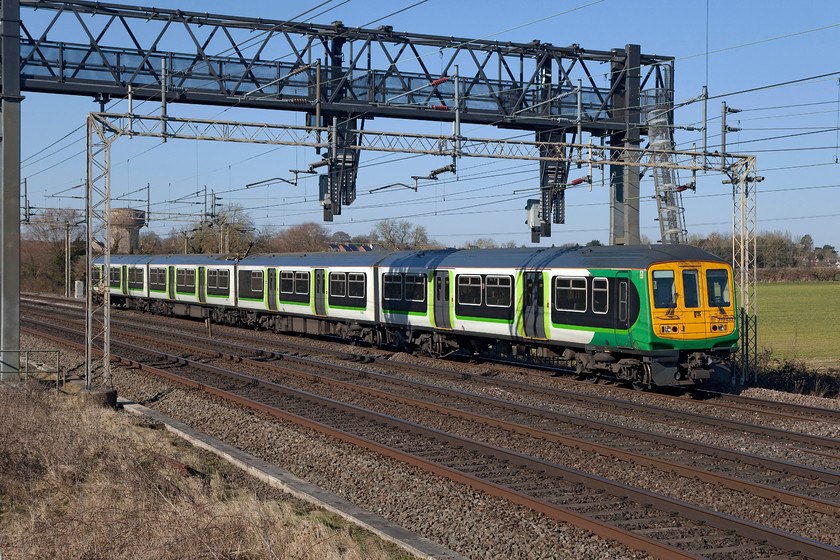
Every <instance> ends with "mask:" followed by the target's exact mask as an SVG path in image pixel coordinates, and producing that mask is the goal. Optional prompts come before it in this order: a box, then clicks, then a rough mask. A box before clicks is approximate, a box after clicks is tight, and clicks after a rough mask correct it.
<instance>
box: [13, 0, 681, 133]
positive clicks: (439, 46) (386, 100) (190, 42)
mask: <svg viewBox="0 0 840 560" xmlns="http://www.w3.org/2000/svg"><path fill="white" fill-rule="evenodd" d="M25 6H26V7H31V8H34V9H35V10H37V12H36V13H37V14H40V15H39V17H38V18H35V17H34V16H33V17H31V18H30V17H29V16H27V18H26V23H25V24H24V23H23V22H22V23H21V57H22V61H21V66H20V73H21V78H22V85H23V88H24V89H25V90H29V91H42V92H52V93H65V94H76V95H94V96H104V97H106V98H107V97H111V98H124V97H126V96H127V95H128V93H129V88H131V89H132V90H133V95H134V96H135V98H137V99H159V97H160V93H161V87H160V86H161V84H163V85H164V86H165V90H166V91H165V95H166V96H167V97H168V98H169V101H178V102H186V103H201V104H215V105H225V106H231V105H236V106H240V107H260V108H271V109H287V110H293V111H307V112H310V113H312V114H313V115H314V113H315V112H316V107H317V108H318V109H320V112H321V113H322V114H323V115H329V114H338V115H343V116H347V115H353V116H365V117H367V118H373V117H395V118H408V119H424V120H433V121H452V120H453V115H452V112H451V111H452V110H453V108H454V106H455V91H454V83H453V81H452V80H448V79H446V78H448V77H451V75H452V74H453V73H454V67H455V65H459V68H460V71H459V74H460V76H461V87H462V91H461V92H460V93H461V99H460V104H461V109H462V111H463V115H462V121H463V122H465V123H479V124H490V125H497V126H501V127H514V128H520V129H525V130H541V129H554V128H557V127H558V122H559V121H558V119H560V120H561V121H563V122H566V123H568V122H572V121H574V120H575V119H576V118H577V115H578V107H577V101H576V98H575V96H569V95H568V94H569V93H570V92H572V91H574V90H575V88H576V87H577V81H578V79H580V80H581V81H582V84H583V88H582V96H581V97H582V99H581V110H582V113H583V122H582V126H583V129H584V130H586V131H589V132H592V133H593V134H598V135H605V134H613V133H617V132H621V131H623V130H624V129H625V128H626V124H627V120H626V119H625V115H624V113H623V109H624V108H626V107H628V105H627V104H626V103H624V102H623V98H624V97H625V93H626V92H630V94H631V96H630V97H631V98H637V97H638V90H640V89H643V88H645V87H647V88H653V87H655V88H666V89H673V85H672V82H671V76H672V74H673V63H674V60H673V58H672V57H666V56H658V55H643V54H640V53H639V51H638V47H637V46H628V47H623V48H619V49H613V50H610V51H597V50H591V49H583V48H581V47H580V46H579V45H577V44H573V45H571V46H568V47H556V46H554V45H551V44H549V43H542V42H540V41H532V42H530V43H514V42H508V41H491V40H484V39H473V38H467V37H445V36H435V35H427V34H420V33H407V32H397V31H394V30H393V29H392V28H391V27H389V26H380V27H377V28H375V29H363V28H358V27H356V28H353V27H345V26H344V25H343V24H342V23H341V22H334V23H333V24H332V25H317V24H311V23H302V22H294V21H279V20H267V19H263V18H244V17H236V16H224V15H215V14H206V13H191V12H183V11H181V10H165V9H158V8H146V7H135V6H123V5H117V4H107V3H101V2H85V1H69V0H68V1H48V0H42V1H34V2H27V3H26V4H25ZM161 45H182V47H181V48H183V49H184V51H182V52H173V51H168V50H166V49H162V48H161ZM190 47H191V48H190ZM631 47H632V48H631ZM187 49H190V50H187ZM441 57H443V58H442V60H440V59H441ZM439 60H440V62H439ZM432 61H434V66H435V67H439V65H442V67H443V71H442V72H440V73H439V72H438V71H437V70H432V69H430V67H431V66H432ZM628 62H629V63H630V64H632V65H636V66H638V67H633V68H630V67H629V64H628ZM599 76H607V77H608V78H609V80H608V83H609V84H610V85H609V86H604V85H599V84H601V80H599V79H598V78H599ZM619 96H620V97H622V101H619V100H618V97H619ZM619 106H620V107H621V108H622V112H619V113H617V112H616V107H619ZM313 124H319V125H326V124H328V123H325V122H319V123H313Z"/></svg>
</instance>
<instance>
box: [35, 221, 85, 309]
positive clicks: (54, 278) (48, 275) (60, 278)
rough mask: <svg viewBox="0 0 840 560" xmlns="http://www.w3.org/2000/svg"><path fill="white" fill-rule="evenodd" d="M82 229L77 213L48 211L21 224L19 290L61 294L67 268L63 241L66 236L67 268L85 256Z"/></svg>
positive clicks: (64, 242)
mask: <svg viewBox="0 0 840 560" xmlns="http://www.w3.org/2000/svg"><path fill="white" fill-rule="evenodd" d="M84 233H85V230H84V227H83V224H82V220H81V218H80V213H79V212H78V211H77V210H73V209H70V208H55V209H48V210H45V211H44V212H42V213H41V214H39V215H37V216H35V217H34V218H33V219H32V220H31V221H30V222H29V223H27V224H24V232H23V235H22V239H21V252H20V254H21V269H20V274H21V277H20V280H21V287H22V289H24V290H27V291H36V292H59V293H60V292H62V291H64V284H65V278H64V273H65V267H66V266H67V257H68V255H67V253H66V249H65V247H66V241H67V235H68V234H69V235H70V255H69V258H70V267H71V280H72V277H75V278H79V276H76V275H75V274H73V271H74V270H76V267H74V261H78V260H80V259H81V257H83V256H84V253H85V247H84V246H85V244H84V242H83V241H82V239H83V237H84Z"/></svg>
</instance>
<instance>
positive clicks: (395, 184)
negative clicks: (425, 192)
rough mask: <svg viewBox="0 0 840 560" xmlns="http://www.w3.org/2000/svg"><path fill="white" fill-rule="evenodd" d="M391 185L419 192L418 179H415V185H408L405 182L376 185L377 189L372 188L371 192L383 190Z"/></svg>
mask: <svg viewBox="0 0 840 560" xmlns="http://www.w3.org/2000/svg"><path fill="white" fill-rule="evenodd" d="M391 187H405V188H407V189H411V190H413V191H414V192H417V181H414V186H413V187H412V186H411V185H406V184H405V183H391V184H390V185H385V186H384V187H376V188H375V189H370V192H376V191H382V190H385V189H389V188H391Z"/></svg>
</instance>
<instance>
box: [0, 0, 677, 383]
mask: <svg viewBox="0 0 840 560" xmlns="http://www.w3.org/2000/svg"><path fill="white" fill-rule="evenodd" d="M20 5H21V2H20V0H2V2H0V6H2V29H3V35H2V41H0V45H1V46H2V53H0V55H2V71H0V77H2V129H3V130H2V132H3V135H2V157H0V164H2V170H1V171H0V177H2V201H3V206H2V215H3V228H2V237H3V239H2V240H0V241H2V243H0V246H2V251H3V253H2V268H0V277H2V278H1V279H2V302H0V317H1V318H2V320H0V324H2V331H0V340H2V349H3V350H10V349H17V348H18V346H19V339H20V334H19V317H18V315H19V288H18V284H17V278H18V274H19V264H20V262H19V248H18V247H19V229H18V227H17V225H18V220H17V219H15V214H16V213H17V212H18V201H19V197H20V177H19V175H20V168H19V160H20V154H19V152H20V101H21V99H22V97H21V95H20V93H21V91H33V92H45V93H57V94H72V95H90V96H95V97H97V98H99V99H100V100H101V101H102V103H103V106H104V103H105V102H106V101H107V100H109V99H114V98H125V97H129V96H131V97H133V98H135V99H141V100H142V99H149V100H160V102H161V103H162V108H163V114H164V115H165V114H166V112H165V111H166V104H167V103H172V102H180V103H197V104H210V105H221V106H239V107H250V108H271V109H284V110H292V111H302V112H305V113H306V114H307V115H308V124H310V125H315V126H317V127H320V128H329V127H332V129H330V130H331V131H332V132H333V133H334V134H333V139H334V140H333V142H332V143H331V145H330V149H329V151H328V152H327V153H326V154H325V155H324V162H323V163H324V164H325V165H327V173H326V178H327V183H328V185H327V186H328V188H327V189H326V190H327V192H328V193H329V197H328V200H326V201H325V202H326V204H325V206H326V208H325V218H327V219H331V218H332V215H333V214H338V213H340V211H341V205H342V204H350V203H352V202H353V199H354V197H355V181H356V175H357V169H358V163H359V158H358V154H359V150H358V148H359V145H360V143H361V142H362V137H361V135H359V134H353V133H351V131H352V130H363V129H364V126H363V124H364V121H365V120H366V119H372V118H376V117H389V118H404V119H417V120H427V121H439V122H453V123H455V122H464V123H473V124H484V125H493V126H496V127H499V128H511V129H517V130H525V131H530V132H532V133H533V134H534V135H535V140H536V141H537V142H538V143H541V145H544V146H545V148H544V149H543V151H542V152H541V157H540V158H538V165H539V166H540V187H541V191H542V192H541V205H542V212H541V216H542V217H541V218H540V223H539V227H538V234H539V235H549V234H550V227H551V223H552V219H553V221H554V222H555V223H562V222H563V219H564V215H565V207H564V202H565V201H564V196H563V194H564V188H565V185H566V181H567V179H568V169H569V167H568V159H569V154H563V153H561V152H562V150H563V149H565V148H562V147H561V146H562V145H563V144H564V143H566V144H568V143H569V142H570V141H572V142H574V141H577V142H578V143H580V142H581V135H582V133H583V132H587V133H589V134H590V135H592V136H595V137H598V138H604V139H607V140H608V142H609V146H610V148H611V149H612V151H611V159H612V160H613V161H615V162H616V165H614V166H613V167H612V168H611V172H610V180H611V192H612V204H611V217H610V223H611V232H610V242H611V243H621V242H624V243H634V242H638V240H639V231H638V206H637V201H638V195H637V192H638V175H639V174H638V168H637V167H636V166H635V165H636V162H633V161H626V160H624V159H623V158H626V157H637V156H636V152H635V151H633V149H634V148H637V147H638V146H639V145H640V143H641V138H642V136H645V135H646V134H647V131H646V124H645V123H644V122H643V120H642V118H641V115H642V114H643V112H644V108H643V107H642V106H641V101H640V100H641V91H642V90H643V89H645V88H650V89H657V90H666V91H672V90H673V64H674V62H673V58H671V57H664V56H653V55H644V54H642V53H641V51H640V48H639V46H638V45H627V46H625V47H623V48H617V49H612V50H610V51H595V50H588V49H583V48H581V47H580V46H579V45H576V44H573V45H571V46H568V47H555V46H554V45H551V44H549V43H544V42H540V41H532V42H530V43H512V42H500V41H488V40H481V39H469V38H460V37H444V36H435V35H424V34H417V33H406V32H395V31H394V30H393V29H392V28H391V27H388V26H380V27H377V28H375V29H366V28H353V27H346V26H344V25H343V24H342V23H341V22H334V23H333V24H331V25H315V24H308V23H301V22H294V21H272V20H265V19H261V18H243V17H236V16H221V15H213V14H206V13H189V12H183V11H180V10H162V9H156V8H146V7H135V6H123V5H117V4H106V3H99V2H84V1H37V0H35V1H25V2H24V3H23V5H24V7H26V8H31V9H27V10H25V11H24V14H23V17H21V14H20ZM433 62H434V64H433ZM438 64H439V66H440V70H439V71H433V70H431V69H430V68H431V67H432V66H433V65H434V66H438ZM456 74H457V79H453V78H454V77H455V75H456ZM456 84H457V85H456ZM670 98H673V96H672V95H671V96H670ZM454 132H457V129H456V130H455V131H454ZM456 144H457V140H456ZM316 149H318V148H316ZM558 150H560V151H558ZM561 159H565V164H561V163H560V160H561ZM619 163H620V164H619ZM628 164H632V165H630V166H629V167H628ZM453 168H454V167H453ZM93 171H94V170H89V172H90V173H91V174H93ZM90 180H91V179H90V178H89V181H90ZM89 211H90V209H89ZM95 211H96V210H95V209H94V212H95ZM91 229H92V228H91ZM0 361H2V362H3V363H6V364H10V368H11V369H17V365H16V364H17V358H16V357H14V356H12V355H11V352H9V353H8V354H7V353H3V354H2V357H0Z"/></svg>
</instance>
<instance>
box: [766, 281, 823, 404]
mask: <svg viewBox="0 0 840 560" xmlns="http://www.w3.org/2000/svg"><path fill="white" fill-rule="evenodd" d="M756 295H757V303H758V349H759V354H760V357H761V359H760V362H762V363H761V367H760V373H764V374H765V375H764V378H765V380H767V381H768V382H769V383H768V384H770V385H771V386H777V387H778V388H780V389H786V390H800V391H802V392H805V393H814V394H825V395H826V396H837V395H838V394H840V282H795V283H759V284H758V291H757V294H756Z"/></svg>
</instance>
